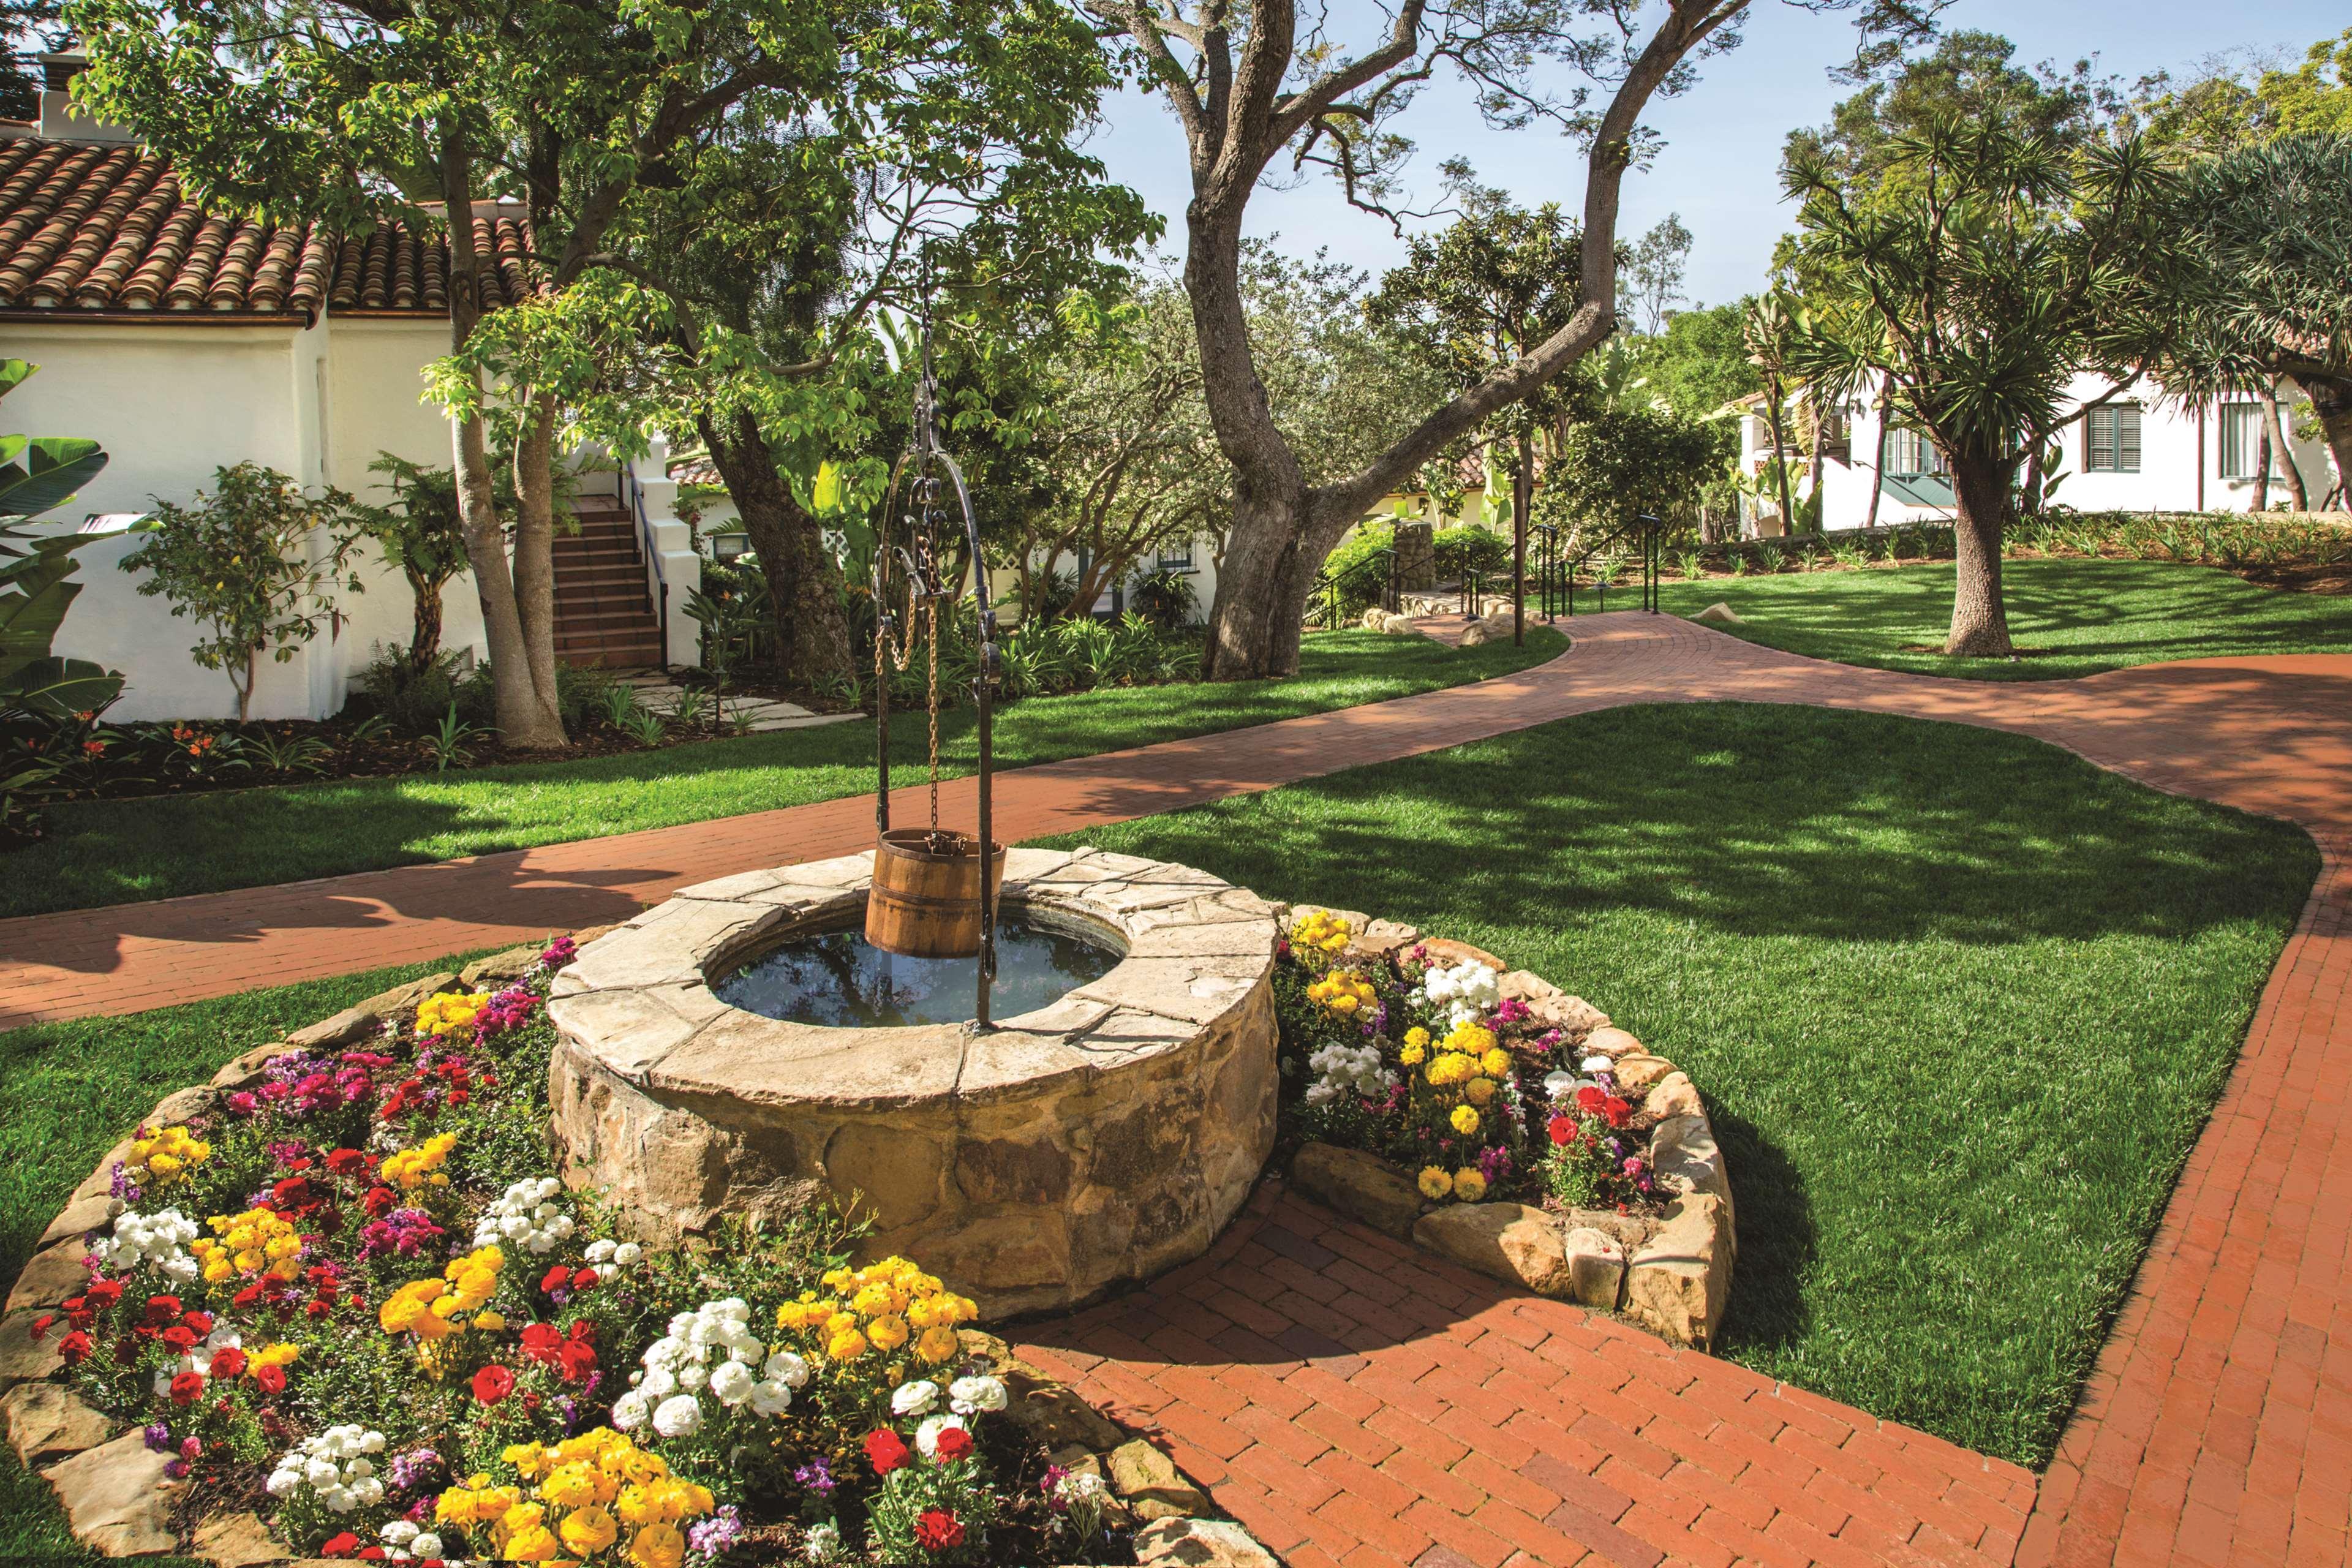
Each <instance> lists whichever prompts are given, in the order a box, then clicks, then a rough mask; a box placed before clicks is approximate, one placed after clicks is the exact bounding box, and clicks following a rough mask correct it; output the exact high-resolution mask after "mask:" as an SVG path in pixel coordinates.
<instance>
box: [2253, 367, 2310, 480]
mask: <svg viewBox="0 0 2352 1568" xmlns="http://www.w3.org/2000/svg"><path fill="white" fill-rule="evenodd" d="M2260 385H2261V389H2262V399H2263V440H2265V441H2267V442H2268V443H2269V444H2270V449H2271V450H2272V451H2273V452H2276V453H2277V454H2278V455H2279V464H2280V468H2281V472H2282V474H2283V476H2284V479H2285V480H2286V495H2287V500H2289V501H2291V502H2292V503H2293V504H2294V510H2297V511H2309V510H2311V494H2310V492H2309V491H2307V490H2305V489H2304V488H2303V465H2302V464H2300V463H2298V462H2296V461H2295V460H2294V444H2293V443H2291V442H2290V441H2288V440H2287V438H2286V423H2285V421H2284V420H2282V419H2281V418H2280V417H2279V405H2278V380H2277V378H2276V377H2274V376H2268V375H2266V376H2264V377H2263V379H2262V381H2261V383H2260Z"/></svg>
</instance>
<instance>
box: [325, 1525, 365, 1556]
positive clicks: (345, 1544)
mask: <svg viewBox="0 0 2352 1568" xmlns="http://www.w3.org/2000/svg"><path fill="white" fill-rule="evenodd" d="M359 1549H360V1538H359V1537H358V1536H356V1535H353V1534H352V1532H351V1531H348V1530H346V1531H343V1532H342V1533H341V1535H331V1536H329V1537H327V1543H326V1544H325V1545H324V1546H321V1547H320V1548H319V1552H320V1555H321V1556H324V1557H349V1556H351V1555H352V1553H353V1552H357V1551H358V1550H359Z"/></svg>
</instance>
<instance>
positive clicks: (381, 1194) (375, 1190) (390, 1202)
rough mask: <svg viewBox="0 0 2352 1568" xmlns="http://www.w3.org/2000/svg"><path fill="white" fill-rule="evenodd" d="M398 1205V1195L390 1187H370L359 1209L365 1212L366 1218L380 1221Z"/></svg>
mask: <svg viewBox="0 0 2352 1568" xmlns="http://www.w3.org/2000/svg"><path fill="white" fill-rule="evenodd" d="M399 1205H400V1194H398V1193H395V1192H394V1191H393V1190H392V1189H391V1188H390V1187H370V1188H369V1189H368V1194H367V1196H365V1197H363V1198H362V1199H361V1200H360V1207H362V1208H363V1209H365V1210H367V1214H368V1218H370V1219H382V1218H383V1216H384V1215H388V1214H390V1213H391V1212H392V1211H393V1210H394V1208H396V1207H398V1206H399Z"/></svg>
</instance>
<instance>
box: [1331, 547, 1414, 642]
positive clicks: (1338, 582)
mask: <svg viewBox="0 0 2352 1568" xmlns="http://www.w3.org/2000/svg"><path fill="white" fill-rule="evenodd" d="M1368 581H1377V582H1378V583H1379V584H1380V592H1379V595H1377V597H1376V599H1375V601H1374V602H1375V603H1377V604H1378V605H1380V606H1381V609H1383V610H1386V611H1387V612H1388V613H1389V614H1391V615H1394V614H1396V608H1397V573H1396V551H1395V550H1394V549H1393V548H1390V549H1383V550H1375V551H1373V552H1371V553H1370V554H1369V555H1367V556H1365V557H1364V558H1363V559H1362V560H1360V561H1355V562H1350V563H1349V564H1348V565H1347V566H1345V567H1343V568H1341V569H1340V570H1339V571H1338V572H1333V571H1332V570H1331V569H1330V566H1329V565H1328V563H1326V565H1325V566H1324V568H1323V569H1322V570H1321V571H1319V572H1318V573H1317V574H1315V586H1314V588H1313V589H1312V590H1310V595H1309V596H1310V597H1314V598H1318V599H1320V600H1321V601H1322V602H1323V629H1324V630H1326V631H1338V630H1339V628H1340V626H1342V625H1343V624H1344V623H1345V620H1346V616H1345V615H1344V613H1343V612H1342V611H1341V609H1340V605H1341V602H1342V599H1341V594H1342V590H1344V589H1347V588H1349V587H1351V586H1353V587H1360V586H1363V585H1364V584H1366V583H1367V582H1368Z"/></svg>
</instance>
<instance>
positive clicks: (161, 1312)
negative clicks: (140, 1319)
mask: <svg viewBox="0 0 2352 1568" xmlns="http://www.w3.org/2000/svg"><path fill="white" fill-rule="evenodd" d="M181 1310H182V1309H181V1306H180V1299H179V1298H178V1297H177V1296H150V1297H148V1298H147V1310H146V1312H145V1314H144V1315H145V1317H146V1320H147V1321H149V1322H150V1323H152V1324H153V1325H154V1326H155V1327H157V1328H159V1329H160V1328H162V1327H163V1325H164V1324H165V1323H168V1322H170V1321H172V1320H173V1319H174V1318H176V1317H178V1316H179V1315H180V1312H181Z"/></svg>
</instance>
